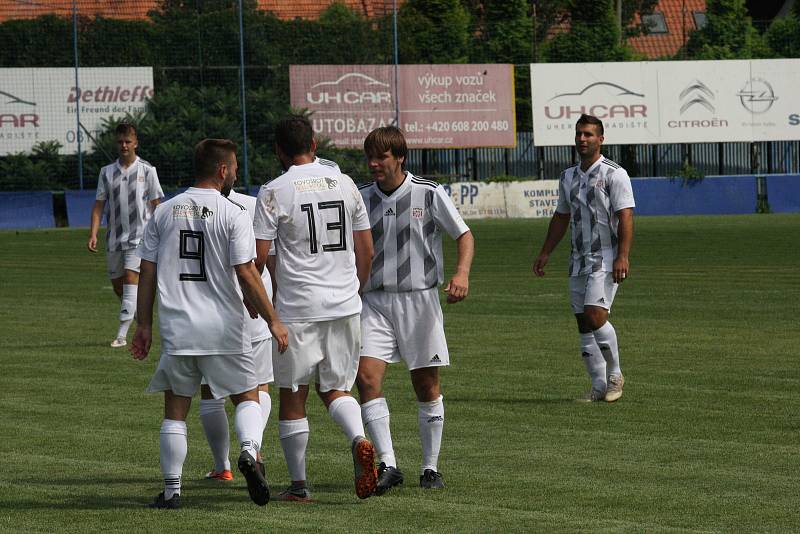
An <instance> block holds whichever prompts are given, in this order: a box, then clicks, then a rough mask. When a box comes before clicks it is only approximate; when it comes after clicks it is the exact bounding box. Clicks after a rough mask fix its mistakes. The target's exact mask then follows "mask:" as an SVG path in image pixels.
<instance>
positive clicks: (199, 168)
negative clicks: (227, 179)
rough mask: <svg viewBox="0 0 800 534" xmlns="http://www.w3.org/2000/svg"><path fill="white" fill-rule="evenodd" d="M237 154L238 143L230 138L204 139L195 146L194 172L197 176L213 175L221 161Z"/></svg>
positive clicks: (227, 160)
mask: <svg viewBox="0 0 800 534" xmlns="http://www.w3.org/2000/svg"><path fill="white" fill-rule="evenodd" d="M231 155H236V143H234V142H233V141H231V140H230V139H203V140H202V141H200V142H199V143H197V145H195V147H194V172H195V176H196V177H197V178H208V177H210V176H213V175H214V174H215V173H216V172H217V169H218V168H219V166H220V164H221V163H226V164H227V163H229V162H230V161H231Z"/></svg>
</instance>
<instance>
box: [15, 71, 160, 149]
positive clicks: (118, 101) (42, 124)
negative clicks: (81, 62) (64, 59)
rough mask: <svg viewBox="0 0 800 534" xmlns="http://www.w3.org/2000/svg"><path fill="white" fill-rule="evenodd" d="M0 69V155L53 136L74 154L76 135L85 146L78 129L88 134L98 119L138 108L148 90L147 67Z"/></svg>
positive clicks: (96, 126) (96, 127)
mask: <svg viewBox="0 0 800 534" xmlns="http://www.w3.org/2000/svg"><path fill="white" fill-rule="evenodd" d="M78 75H79V77H78V82H79V84H80V85H77V86H76V84H75V70H74V69H70V68H41V69H38V68H37V69H33V68H31V69H0V155H6V154H12V153H15V152H29V151H30V150H31V149H32V148H33V146H34V145H36V144H37V143H40V142H43V141H57V142H58V143H60V144H61V150H60V153H61V154H74V153H75V152H76V151H77V149H78V142H77V141H78V136H80V139H81V143H82V146H81V148H82V149H83V150H86V149H88V148H90V147H91V141H90V139H88V137H87V136H86V135H85V132H84V131H82V130H81V131H78V128H77V121H76V114H77V109H78V106H80V120H81V124H83V127H84V128H86V130H88V131H89V132H90V133H91V134H92V135H93V136H94V135H95V134H97V133H99V131H98V130H99V129H100V127H101V125H102V121H103V119H105V118H107V117H110V116H112V115H124V114H126V113H137V112H142V111H144V109H145V105H146V104H147V100H148V99H149V98H150V97H152V96H153V69H152V68H151V67H124V68H122V67H109V68H84V69H80V70H79V71H78Z"/></svg>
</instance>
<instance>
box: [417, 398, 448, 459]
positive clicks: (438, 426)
mask: <svg viewBox="0 0 800 534" xmlns="http://www.w3.org/2000/svg"><path fill="white" fill-rule="evenodd" d="M443 401H444V397H442V396H441V395H439V398H438V399H436V400H435V401H431V402H418V403H417V404H418V405H419V437H420V440H421V441H422V469H420V474H422V473H423V472H424V471H425V470H426V469H433V470H434V471H438V469H437V468H436V465H437V463H438V462H439V449H441V447H442V430H443V429H444V402H443Z"/></svg>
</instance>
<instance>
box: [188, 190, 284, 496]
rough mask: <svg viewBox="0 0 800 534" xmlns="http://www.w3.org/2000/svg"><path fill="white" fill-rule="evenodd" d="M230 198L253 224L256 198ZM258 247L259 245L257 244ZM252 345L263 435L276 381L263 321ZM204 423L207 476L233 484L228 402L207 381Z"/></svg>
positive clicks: (264, 276)
mask: <svg viewBox="0 0 800 534" xmlns="http://www.w3.org/2000/svg"><path fill="white" fill-rule="evenodd" d="M228 198H229V199H231V200H232V201H233V202H236V203H237V204H240V205H242V206H244V207H245V208H246V209H247V214H248V215H250V220H251V221H252V219H253V217H254V216H255V209H256V198H255V197H251V196H250V195H243V194H241V193H237V192H236V191H231V192H230V194H229V195H228ZM254 246H255V244H254ZM261 280H262V282H263V283H264V289H266V291H267V298H268V299H269V301H270V302H272V293H273V286H272V279H271V277H270V273H269V271H268V270H266V269H264V271H263V272H262V273H261ZM247 324H248V330H249V332H250V342H251V344H252V346H253V359H254V360H255V363H256V377H257V378H258V399H259V403H260V404H261V421H262V427H261V434H262V435H263V433H264V429H265V428H266V426H267V422H268V421H269V415H270V412H271V411H272V399H271V398H270V395H269V384H270V383H271V382H272V381H273V373H272V333H271V332H270V331H269V328H267V323H265V322H264V320H263V319H262V318H261V317H256V318H251V319H249V321H248V323H247ZM200 423H201V424H202V426H203V431H204V432H205V434H206V440H207V441H208V446H209V448H210V449H211V456H212V457H213V459H214V467H213V468H212V469H211V471H209V472H208V473H206V475H205V478H207V479H209V480H220V481H230V480H233V472H232V471H231V464H230V457H229V454H230V444H231V442H230V433H229V428H228V415H227V413H226V412H225V399H224V398H222V399H215V398H214V395H213V394H212V392H211V388H209V387H208V384H206V383H205V380H204V381H203V384H202V385H201V386H200Z"/></svg>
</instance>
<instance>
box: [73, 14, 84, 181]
mask: <svg viewBox="0 0 800 534" xmlns="http://www.w3.org/2000/svg"><path fill="white" fill-rule="evenodd" d="M72 56H73V59H74V61H75V91H76V93H77V94H76V97H75V141H77V142H78V181H79V183H80V188H81V189H83V150H82V149H81V99H80V91H81V84H80V82H79V79H78V69H79V68H80V65H79V63H78V3H77V0H72Z"/></svg>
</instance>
